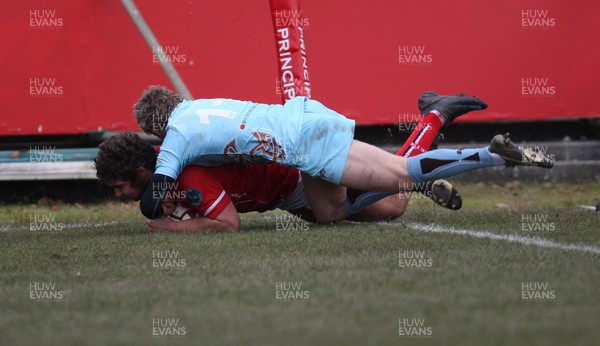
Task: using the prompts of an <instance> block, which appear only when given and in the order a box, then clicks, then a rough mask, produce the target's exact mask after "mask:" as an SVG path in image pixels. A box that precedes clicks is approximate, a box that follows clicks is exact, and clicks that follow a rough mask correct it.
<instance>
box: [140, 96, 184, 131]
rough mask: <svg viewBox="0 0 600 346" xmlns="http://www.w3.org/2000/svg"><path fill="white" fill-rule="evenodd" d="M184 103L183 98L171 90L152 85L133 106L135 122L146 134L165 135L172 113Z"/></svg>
mask: <svg viewBox="0 0 600 346" xmlns="http://www.w3.org/2000/svg"><path fill="white" fill-rule="evenodd" d="M182 101H183V98H182V97H181V96H179V95H177V94H176V93H174V92H172V91H171V90H169V89H167V88H165V87H163V86H159V85H152V86H150V88H149V89H148V90H146V91H144V93H143V94H142V96H141V97H140V99H139V100H138V102H136V103H135V105H133V113H134V114H135V120H136V121H137V123H138V126H139V127H140V128H141V129H142V131H144V132H146V133H157V132H158V133H164V132H166V129H167V121H168V120H169V116H171V112H173V110H174V109H175V107H177V105H178V104H180V103H181V102H182Z"/></svg>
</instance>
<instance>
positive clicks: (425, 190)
mask: <svg viewBox="0 0 600 346" xmlns="http://www.w3.org/2000/svg"><path fill="white" fill-rule="evenodd" d="M416 191H418V192H420V193H422V194H424V195H425V196H427V197H429V198H431V199H432V200H433V201H434V202H435V203H436V204H437V205H439V206H442V207H444V208H448V209H452V210H458V209H460V208H461V207H462V197H461V196H460V193H459V192H458V191H457V190H456V189H455V188H454V186H452V184H451V183H450V182H448V181H446V180H444V179H438V180H436V181H428V182H427V183H426V184H425V185H424V186H422V187H421V188H418V189H416Z"/></svg>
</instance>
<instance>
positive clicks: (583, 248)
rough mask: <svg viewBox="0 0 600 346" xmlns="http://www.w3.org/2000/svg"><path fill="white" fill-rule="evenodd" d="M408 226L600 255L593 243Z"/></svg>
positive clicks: (420, 229)
mask: <svg viewBox="0 0 600 346" xmlns="http://www.w3.org/2000/svg"><path fill="white" fill-rule="evenodd" d="M406 225H407V226H408V227H410V228H413V229H416V230H419V231H423V232H433V233H449V234H460V235H465V236H469V237H474V238H485V239H492V240H503V241H507V242H511V243H520V244H524V245H534V246H539V247H545V248H550V249H561V250H573V251H580V252H591V253H593V254H597V255H600V248H598V247H596V246H592V245H583V244H582V245H578V244H563V243H556V242H553V241H550V240H547V239H542V238H529V237H522V236H519V235H513V234H496V233H492V232H489V231H471V230H467V229H454V228H445V227H442V226H437V225H425V224H422V223H415V222H411V223H408V224H406Z"/></svg>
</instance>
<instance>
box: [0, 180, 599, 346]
mask: <svg viewBox="0 0 600 346" xmlns="http://www.w3.org/2000/svg"><path fill="white" fill-rule="evenodd" d="M458 187H459V188H460V190H461V192H462V195H463V199H464V204H463V209H462V210H460V211H458V212H452V211H447V210H443V209H441V208H439V207H435V206H432V203H430V201H428V200H424V199H421V198H415V199H414V200H413V201H412V202H411V205H410V207H409V210H408V211H407V213H406V214H405V215H404V216H403V217H402V218H400V219H398V220H396V221H395V222H393V223H382V224H354V223H348V224H338V225H313V224H309V225H307V226H305V225H301V226H302V227H294V229H296V230H295V231H281V230H278V229H281V228H283V227H282V224H286V225H287V226H289V224H293V223H299V222H301V221H298V220H295V219H290V218H283V217H282V216H281V215H282V214H278V213H266V214H246V215H244V216H243V219H242V227H243V229H242V231H241V232H239V233H233V234H217V233H208V234H159V235H156V234H147V233H145V227H144V220H143V218H142V217H141V216H140V215H139V213H138V210H137V206H136V204H133V203H130V204H120V203H106V204H101V205H87V206H80V205H64V204H53V203H50V204H46V205H37V206H35V205H4V206H2V208H1V210H0V226H1V227H2V231H1V232H0V345H43V344H48V345H84V344H85V345H103V344H110V345H117V344H121V345H166V344H175V345H177V344H193V345H296V344H297V345H403V344H417V345H421V344H423V345H425V344H435V345H484V344H485V345H550V344H555V345H593V344H597V343H598V340H600V328H599V321H600V294H599V292H600V215H599V214H598V213H596V212H595V211H591V210H586V209H582V208H580V207H578V205H594V204H595V200H596V199H597V198H598V197H600V185H599V184H579V185H578V184H553V185H551V184H521V183H511V184H504V185H502V186H500V185H487V184H486V185H484V184H479V185H462V186H461V185H459V186H458ZM430 225H435V226H436V227H437V228H435V230H437V232H426V231H424V230H423V229H424V228H426V227H427V226H430ZM32 228H33V229H34V230H31V229H32ZM288 229H289V227H288ZM299 229H300V230H299ZM457 230H459V231H460V230H464V231H468V232H463V233H460V234H459V233H452V232H456V231H457ZM532 239H534V240H532ZM569 246H571V247H570V248H569Z"/></svg>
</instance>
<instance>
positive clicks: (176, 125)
mask: <svg viewBox="0 0 600 346" xmlns="http://www.w3.org/2000/svg"><path fill="white" fill-rule="evenodd" d="M304 101H305V98H304V97H296V98H294V99H292V100H290V101H288V102H286V104H285V105H268V104H261V103H254V102H249V101H238V100H232V99H198V100H194V101H189V100H184V101H183V102H182V103H180V104H179V105H178V106H177V108H175V110H173V113H172V114H171V116H170V117H169V121H168V123H167V133H166V136H165V139H164V140H163V143H162V145H161V147H160V152H159V154H158V160H157V164H156V173H158V174H163V175H166V176H168V177H171V178H173V179H177V177H178V176H179V174H180V173H181V171H182V170H183V168H184V167H185V166H187V165H189V164H193V165H199V166H217V165H222V164H226V163H232V162H242V161H243V162H247V163H256V162H264V163H266V162H273V160H274V161H277V162H279V163H282V164H284V165H286V166H290V167H295V166H296V165H295V164H294V162H289V161H286V157H285V156H283V155H282V154H283V152H285V149H286V148H294V147H295V146H296V145H297V144H298V143H297V142H298V141H299V138H298V137H299V134H300V129H301V125H302V118H303V115H304ZM269 136H273V137H274V140H272V139H273V138H270V137H269ZM265 143H266V144H265Z"/></svg>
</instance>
